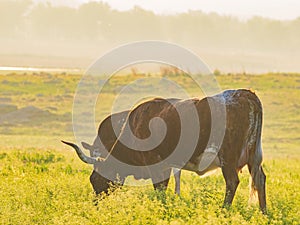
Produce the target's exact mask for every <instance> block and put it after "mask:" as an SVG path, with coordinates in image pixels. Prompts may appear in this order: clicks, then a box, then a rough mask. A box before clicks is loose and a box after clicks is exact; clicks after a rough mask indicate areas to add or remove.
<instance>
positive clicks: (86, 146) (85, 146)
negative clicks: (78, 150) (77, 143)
mask: <svg viewBox="0 0 300 225" xmlns="http://www.w3.org/2000/svg"><path fill="white" fill-rule="evenodd" d="M81 144H82V147H84V148H85V149H88V150H93V146H92V145H90V144H88V143H86V142H84V141H83V142H81Z"/></svg>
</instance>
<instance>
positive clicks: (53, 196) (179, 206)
mask: <svg viewBox="0 0 300 225" xmlns="http://www.w3.org/2000/svg"><path fill="white" fill-rule="evenodd" d="M147 76H150V75H149V74H132V75H126V76H124V75H122V76H115V77H114V78H113V79H111V80H110V81H109V82H108V83H107V85H106V86H105V90H104V91H103V99H105V101H101V104H100V103H99V104H97V106H96V107H97V108H96V115H97V118H96V120H97V122H100V121H101V120H102V119H103V118H104V117H105V116H107V115H108V113H109V110H110V104H111V101H112V100H113V99H114V97H115V95H116V93H117V92H118V90H120V88H122V87H123V86H124V85H126V84H128V83H129V82H132V81H134V80H135V79H137V78H142V77H147ZM156 76H157V77H158V78H159V77H161V76H164V77H167V78H169V79H172V80H174V82H177V83H178V84H180V85H183V86H184V87H185V88H186V89H187V90H188V92H189V93H190V94H191V95H192V96H199V95H201V93H199V90H198V89H197V87H195V85H194V83H193V81H192V80H191V79H190V78H189V77H188V76H186V75H184V74H177V73H175V72H172V73H171V72H170V73H169V74H168V73H166V74H160V75H156ZM80 78H81V74H69V73H42V72H41V73H21V72H18V73H17V72H16V73H3V74H0V87H1V88H0V139H1V142H2V144H1V146H0V223H1V224H172V225H176V224H300V216H299V212H300V195H299V190H300V173H299V172H300V156H299V153H300V152H299V146H300V126H299V123H300V113H299V112H300V103H299V96H300V74H291V73H276V74H271V73H270V74H261V75H251V74H217V75H216V79H217V81H218V83H219V85H220V87H221V88H222V89H232V88H251V89H252V90H254V91H255V92H256V93H257V95H258V96H259V97H260V99H261V101H262V103H263V108H264V125H263V152H264V161H263V167H264V169H265V172H266V175H267V187H266V188H267V207H268V214H267V215H262V214H261V213H260V211H259V208H258V203H251V204H250V203H248V197H249V173H248V171H247V169H246V168H244V170H243V171H242V173H241V174H240V175H239V177H240V185H239V187H238V189H237V193H236V196H235V199H234V201H233V205H232V207H231V208H228V209H227V208H222V207H221V205H222V202H223V197H224V191H225V182H224V180H223V177H222V174H221V172H220V171H219V170H217V171H216V172H215V173H213V174H212V175H210V176H205V177H199V176H198V175H196V174H194V173H191V172H187V171H184V172H183V174H182V180H181V196H180V197H179V196H176V195H175V194H174V179H173V177H172V178H171V180H170V186H169V188H168V190H167V192H166V193H165V194H164V193H160V192H156V191H154V190H153V188H152V185H151V184H150V182H146V184H148V185H145V186H124V187H122V188H118V187H112V188H114V189H116V190H114V192H112V193H111V195H109V196H101V197H99V198H98V205H97V206H95V205H94V200H95V196H94V194H93V190H92V187H91V185H90V183H89V175H90V173H91V171H92V167H91V166H89V165H86V164H84V163H82V162H81V161H80V160H79V159H78V158H77V156H76V155H75V153H74V151H71V150H70V148H68V147H65V146H63V145H62V144H61V143H60V140H61V139H64V140H69V141H74V137H73V132H72V104H73V98H74V93H75V90H76V86H77V84H78V82H79V80H80ZM151 85H153V88H154V84H153V83H149V84H146V86H149V87H150V88H152V86H151ZM168 91H170V94H172V91H174V90H168ZM174 93H175V92H174ZM90 138H91V140H92V139H93V138H94V136H92V137H90Z"/></svg>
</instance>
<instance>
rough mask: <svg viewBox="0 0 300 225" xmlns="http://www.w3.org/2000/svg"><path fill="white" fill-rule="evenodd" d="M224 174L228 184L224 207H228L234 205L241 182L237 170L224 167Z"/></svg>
mask: <svg viewBox="0 0 300 225" xmlns="http://www.w3.org/2000/svg"><path fill="white" fill-rule="evenodd" d="M222 173H223V176H224V179H225V182H226V193H225V199H224V203H223V207H227V206H230V205H231V204H232V201H233V198H234V195H235V192H236V189H237V187H238V185H239V183H240V181H239V177H238V173H237V171H236V169H235V168H227V167H222Z"/></svg>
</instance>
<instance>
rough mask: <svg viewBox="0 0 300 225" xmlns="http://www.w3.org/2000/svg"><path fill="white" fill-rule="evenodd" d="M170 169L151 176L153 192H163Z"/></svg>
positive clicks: (167, 181) (168, 178)
mask: <svg viewBox="0 0 300 225" xmlns="http://www.w3.org/2000/svg"><path fill="white" fill-rule="evenodd" d="M170 174H171V168H170V169H167V170H165V171H163V172H161V173H159V174H157V175H154V176H152V178H151V179H152V183H153V187H154V190H159V191H165V190H166V189H167V187H168V184H169V180H170Z"/></svg>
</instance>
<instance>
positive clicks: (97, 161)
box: [62, 141, 124, 194]
mask: <svg viewBox="0 0 300 225" xmlns="http://www.w3.org/2000/svg"><path fill="white" fill-rule="evenodd" d="M62 142H63V143H64V144H66V145H69V146H71V147H73V148H74V149H75V151H76V153H77V155H78V157H79V158H80V159H81V160H82V161H83V162H85V163H87V164H93V165H94V170H93V172H92V174H91V176H90V182H91V184H92V186H93V189H94V191H95V193H96V194H100V193H101V192H104V193H108V189H109V187H110V186H111V185H110V184H111V183H119V184H120V183H121V185H122V184H123V182H122V180H124V179H122V180H121V179H120V178H119V177H118V175H117V173H116V172H114V171H112V170H111V171H109V172H110V173H111V176H112V177H115V178H116V179H115V180H113V181H111V180H109V179H107V178H106V177H104V176H102V175H101V173H100V170H101V169H107V162H106V159H104V158H101V157H99V156H96V155H99V152H97V151H96V152H95V151H94V150H90V151H91V156H87V155H85V154H84V153H83V151H82V150H81V149H80V148H79V147H78V146H77V145H76V144H73V143H70V142H66V141H62ZM85 147H87V146H85ZM88 149H89V148H88Z"/></svg>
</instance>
